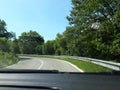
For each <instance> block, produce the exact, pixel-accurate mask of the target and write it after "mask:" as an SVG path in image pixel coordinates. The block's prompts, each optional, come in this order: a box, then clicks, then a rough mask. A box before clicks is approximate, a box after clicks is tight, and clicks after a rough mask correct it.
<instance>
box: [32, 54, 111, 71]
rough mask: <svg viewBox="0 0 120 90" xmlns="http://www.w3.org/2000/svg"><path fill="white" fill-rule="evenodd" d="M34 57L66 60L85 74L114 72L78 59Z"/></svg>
mask: <svg viewBox="0 0 120 90" xmlns="http://www.w3.org/2000/svg"><path fill="white" fill-rule="evenodd" d="M33 56H34V55H33ZM34 57H39V58H55V59H59V60H65V61H68V62H70V63H72V64H74V65H76V66H77V67H78V68H80V69H82V70H83V71H84V72H111V71H112V70H111V69H108V68H105V67H102V66H100V65H97V64H94V63H91V62H88V61H83V60H76V59H70V58H57V57H52V56H34Z"/></svg>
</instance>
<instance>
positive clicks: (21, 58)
mask: <svg viewBox="0 0 120 90" xmlns="http://www.w3.org/2000/svg"><path fill="white" fill-rule="evenodd" d="M30 59H32V58H27V57H25V58H23V57H20V60H30Z"/></svg>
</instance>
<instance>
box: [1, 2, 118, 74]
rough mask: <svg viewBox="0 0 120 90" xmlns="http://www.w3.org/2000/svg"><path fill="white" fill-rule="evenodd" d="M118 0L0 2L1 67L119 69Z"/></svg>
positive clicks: (83, 69) (85, 70)
mask: <svg viewBox="0 0 120 90" xmlns="http://www.w3.org/2000/svg"><path fill="white" fill-rule="evenodd" d="M119 62H120V4H119V0H64V1H63V0H0V68H1V69H30V70H58V71H61V72H111V71H112V70H120V68H119V67H120V63H119Z"/></svg>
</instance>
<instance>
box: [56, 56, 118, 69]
mask: <svg viewBox="0 0 120 90" xmlns="http://www.w3.org/2000/svg"><path fill="white" fill-rule="evenodd" d="M56 57H63V58H71V59H76V60H82V61H89V62H91V63H95V64H97V65H100V66H103V67H106V68H109V69H112V70H118V71H120V63H116V62H111V61H105V60H99V59H93V58H87V57H78V56H56Z"/></svg>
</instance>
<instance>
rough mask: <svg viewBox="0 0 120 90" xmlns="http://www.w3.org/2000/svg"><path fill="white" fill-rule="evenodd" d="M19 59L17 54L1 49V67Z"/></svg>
mask: <svg viewBox="0 0 120 90" xmlns="http://www.w3.org/2000/svg"><path fill="white" fill-rule="evenodd" d="M18 61H19V59H18V57H17V56H16V55H15V54H13V53H8V52H2V51H0V68H3V67H6V66H8V65H11V64H15V63H17V62H18Z"/></svg>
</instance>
